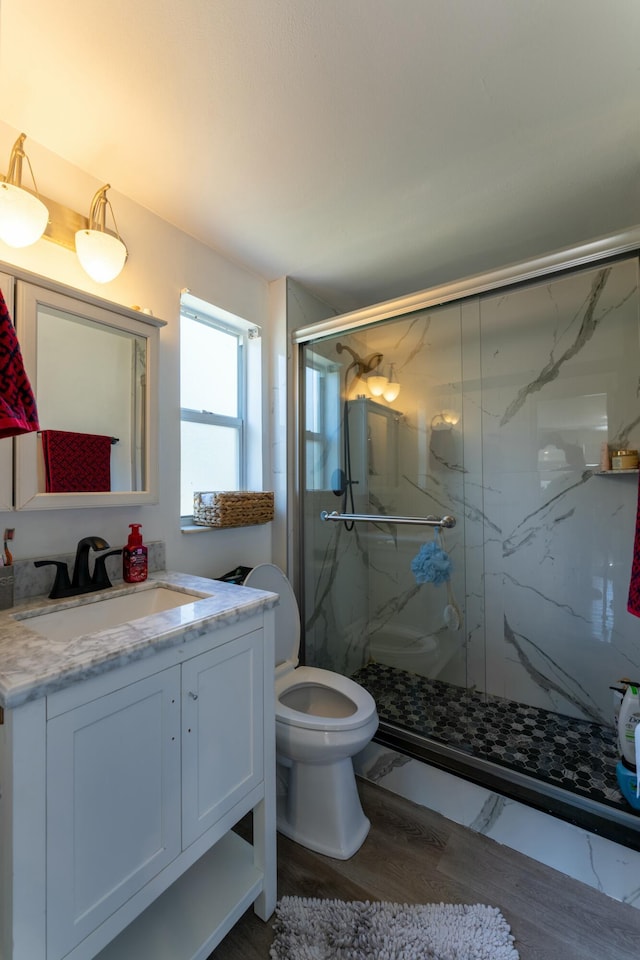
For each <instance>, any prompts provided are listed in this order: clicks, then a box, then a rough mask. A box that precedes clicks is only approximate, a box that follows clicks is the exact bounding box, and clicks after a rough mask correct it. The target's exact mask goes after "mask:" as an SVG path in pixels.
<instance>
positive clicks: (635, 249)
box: [287, 227, 640, 849]
mask: <svg viewBox="0 0 640 960" xmlns="http://www.w3.org/2000/svg"><path fill="white" fill-rule="evenodd" d="M630 254H636V255H639V254H640V227H634V228H631V229H629V230H627V231H623V232H621V233H618V234H614V235H612V236H607V237H602V238H599V239H596V240H592V241H589V242H587V243H583V244H580V245H577V246H574V247H568V248H565V249H562V250H560V251H556V252H554V253H550V254H547V255H545V256H542V257H538V258H535V259H532V260H527V261H523V262H520V263H517V264H513V265H510V266H507V267H504V268H501V269H498V270H493V271H490V272H487V273H482V274H477V275H474V276H471V277H468V278H466V279H462V280H459V281H455V282H452V283H448V284H444V285H441V286H436V287H431V288H427V289H425V290H422V291H419V292H417V293H414V294H410V295H408V296H405V297H399V298H397V299H394V300H389V301H384V302H382V303H378V304H374V305H372V306H369V307H365V308H362V309H359V310H355V311H351V312H348V313H343V314H340V315H335V316H329V317H328V318H327V319H326V320H322V321H319V322H316V323H313V324H310V325H306V326H301V327H298V328H296V329H291V330H289V336H290V337H291V344H292V351H291V360H290V370H289V375H290V383H291V394H290V396H291V397H292V398H294V401H295V402H294V403H293V404H292V407H293V410H292V419H291V421H290V433H289V448H290V449H291V450H292V452H293V453H294V456H293V457H292V458H290V460H289V463H290V464H291V475H290V478H289V479H290V481H292V482H290V484H289V486H288V493H287V500H288V516H289V517H290V518H292V519H293V529H294V532H295V533H296V535H294V536H293V537H292V539H291V550H290V556H289V571H290V574H291V576H292V578H293V581H294V586H295V589H296V592H297V595H298V601H299V605H300V610H301V615H302V623H303V624H304V623H305V598H304V577H303V576H302V574H301V570H302V563H303V558H304V547H305V544H304V523H303V491H304V483H305V477H304V456H303V454H304V416H303V414H304V409H305V407H304V403H305V396H304V356H303V353H304V347H305V346H306V345H308V344H311V343H313V342H314V341H316V340H319V339H322V338H325V337H328V336H332V335H338V334H345V333H347V332H353V331H355V330H357V329H358V328H361V327H369V326H372V325H375V324H376V323H379V322H383V321H385V320H391V319H397V318H398V317H400V316H402V315H405V314H409V313H414V312H416V311H419V310H424V309H428V308H434V307H437V306H441V305H443V304H446V303H454V302H456V301H463V300H465V299H467V298H471V297H475V296H478V295H479V294H484V293H488V292H491V291H498V290H503V289H506V288H514V287H516V286H519V285H521V284H525V283H528V282H530V281H534V280H544V279H546V278H553V277H557V276H560V275H562V274H563V273H568V272H570V271H573V270H576V269H579V268H581V267H589V266H590V265H596V264H598V263H602V262H605V261H615V260H617V259H621V258H623V257H625V256H629V255H630ZM461 519H462V518H461ZM296 528H297V530H296ZM301 662H304V629H303V631H302V636H301ZM374 739H375V740H376V741H377V742H379V743H381V744H383V745H385V746H388V747H390V748H392V749H394V750H397V751H398V752H400V753H403V754H405V755H408V756H412V757H415V758H416V759H418V760H423V761H425V762H428V763H429V764H431V765H433V766H438V767H440V768H441V769H444V770H447V771H449V772H451V773H453V774H455V775H457V776H461V777H463V778H466V779H468V780H471V781H473V782H476V783H482V784H484V785H485V786H487V787H489V788H490V789H496V790H498V791H499V792H500V793H502V794H504V795H507V796H510V797H513V798H514V799H516V800H521V801H522V802H524V803H527V804H528V805H530V806H534V807H538V808H540V809H543V810H546V811H551V812H554V813H556V815H557V816H560V817H562V818H563V819H567V820H570V821H571V822H574V823H579V824H580V825H581V826H584V827H585V828H586V829H592V830H595V831H596V832H600V833H602V834H603V835H607V836H609V837H610V838H611V839H614V840H617V841H618V842H620V843H623V844H625V845H627V846H630V847H633V848H635V849H640V836H639V834H638V830H637V817H635V816H634V815H633V814H627V813H625V812H622V811H618V810H614V809H612V810H611V811H609V813H610V816H607V818H606V819H605V818H602V817H600V816H599V815H598V814H597V813H594V812H593V810H592V809H590V808H589V805H588V803H581V802H580V799H579V798H576V802H575V803H572V804H567V803H566V801H565V800H564V798H563V796H562V791H559V790H554V789H553V788H552V789H550V790H547V791H546V793H545V794H541V793H540V790H539V789H536V781H535V780H533V779H532V778H530V777H528V776H526V775H524V774H518V773H516V772H515V771H510V770H507V769H505V768H502V767H500V766H499V765H497V764H495V763H491V762H490V761H487V760H484V759H476V758H473V757H470V756H469V754H466V753H463V752H462V751H460V750H458V749H456V748H455V747H450V746H447V745H445V744H439V743H437V742H435V741H434V743H433V744H431V743H430V744H429V746H428V747H425V743H424V741H423V739H422V738H420V737H418V736H417V735H415V734H410V733H408V732H407V731H406V730H404V729H401V728H394V726H393V725H392V724H389V723H385V724H381V726H380V729H379V730H378V733H377V735H376V737H375V738H374Z"/></svg>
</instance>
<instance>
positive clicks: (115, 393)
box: [15, 280, 161, 510]
mask: <svg viewBox="0 0 640 960" xmlns="http://www.w3.org/2000/svg"><path fill="white" fill-rule="evenodd" d="M141 316H142V315H139V314H138V315H136V313H135V311H131V310H127V309H126V308H120V307H117V306H112V305H111V304H105V303H104V301H97V300H93V299H92V298H87V299H85V298H84V297H82V298H76V297H75V296H70V295H67V294H65V293H61V292H59V291H56V290H49V289H47V288H45V287H40V286H38V285H36V284H33V283H27V282H25V281H22V280H19V281H18V282H17V284H16V290H15V317H16V327H17V331H18V338H19V340H20V344H21V348H22V354H23V357H24V363H25V367H26V369H27V372H28V374H29V377H30V379H31V384H32V387H33V390H34V392H35V395H36V401H37V404H38V415H39V420H40V428H41V429H40V433H38V434H37V435H36V434H28V435H24V436H20V437H16V438H15V508H16V509H17V510H37V509H41V510H50V509H58V508H60V507H73V508H77V507H83V506H86V507H97V506H109V505H111V506H125V505H136V504H145V503H155V502H157V499H158V498H157V486H158V483H157V479H158V478H157V463H158V457H157V368H158V344H159V331H158V326H159V325H161V321H154V320H153V318H148V317H147V316H146V315H145V319H144V320H142V319H141Z"/></svg>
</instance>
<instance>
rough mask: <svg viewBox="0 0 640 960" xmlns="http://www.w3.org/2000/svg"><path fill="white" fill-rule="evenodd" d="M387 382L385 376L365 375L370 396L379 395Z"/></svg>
mask: <svg viewBox="0 0 640 960" xmlns="http://www.w3.org/2000/svg"><path fill="white" fill-rule="evenodd" d="M388 383H389V380H388V378H387V377H377V376H376V377H367V387H368V388H369V393H370V394H371V396H372V397H381V396H382V394H383V393H384V388H385V387H386V385H387V384H388Z"/></svg>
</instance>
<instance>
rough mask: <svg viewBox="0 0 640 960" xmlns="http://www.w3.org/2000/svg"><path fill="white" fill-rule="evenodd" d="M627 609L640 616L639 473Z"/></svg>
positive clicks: (639, 477)
mask: <svg viewBox="0 0 640 960" xmlns="http://www.w3.org/2000/svg"><path fill="white" fill-rule="evenodd" d="M627 610H628V611H629V613H632V614H633V615H634V616H635V617H640V474H639V475H638V507H637V510H636V533H635V537H634V538H633V560H632V562H631V581H630V583H629V598H628V600H627Z"/></svg>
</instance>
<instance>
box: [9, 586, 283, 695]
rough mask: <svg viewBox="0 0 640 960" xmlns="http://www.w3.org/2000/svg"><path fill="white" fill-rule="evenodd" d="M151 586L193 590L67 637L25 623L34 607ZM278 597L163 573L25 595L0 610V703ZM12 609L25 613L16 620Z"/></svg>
mask: <svg viewBox="0 0 640 960" xmlns="http://www.w3.org/2000/svg"><path fill="white" fill-rule="evenodd" d="M154 585H160V586H167V587H169V588H172V589H175V590H178V591H183V592H185V593H194V594H196V596H195V597H194V601H193V603H188V604H185V605H183V606H180V607H176V608H174V609H171V610H167V611H164V612H162V613H154V614H150V615H148V616H145V617H141V618H139V619H136V620H132V621H131V622H129V623H125V624H122V625H119V626H117V627H113V628H111V629H106V630H101V631H99V632H97V633H93V634H85V635H83V636H76V637H72V638H70V639H68V640H66V639H65V640H51V639H48V638H45V637H43V636H41V635H40V634H37V633H36V632H35V631H34V630H31V629H29V615H31V616H33V615H34V614H36V613H37V612H50V611H51V610H58V609H68V608H70V607H74V606H79V605H81V604H83V605H84V604H91V603H95V602H97V601H99V600H100V599H108V598H110V597H114V596H119V595H123V594H128V593H134V592H139V591H143V590H150V589H153V588H154ZM277 602H278V596H277V594H273V593H267V592H265V591H262V590H253V589H250V588H247V587H239V586H235V585H234V584H229V583H222V582H221V581H218V580H209V579H206V578H204V577H195V576H191V575H188V574H183V573H174V572H170V571H159V572H156V573H152V574H150V575H149V578H148V579H147V580H146V581H145V582H144V583H141V584H124V585H123V586H121V587H118V586H114V587H112V588H111V589H110V590H107V591H100V592H97V593H92V594H85V595H84V596H80V597H77V598H76V597H73V598H70V599H67V600H64V601H58V600H49V599H47V598H46V597H37V598H35V599H31V600H27V601H24V602H23V603H22V604H17V605H16V606H14V607H13V608H12V609H10V610H7V611H2V613H0V706H2V707H5V708H11V707H16V706H18V705H19V704H21V703H24V702H26V701H28V700H33V699H37V698H39V697H43V696H45V695H47V694H49V693H52V692H53V691H55V690H61V689H63V688H64V687H66V686H68V685H70V684H72V683H75V682H76V681H78V680H83V679H86V678H87V677H91V676H95V675H97V674H99V673H103V672H105V671H107V670H113V669H115V668H116V667H120V666H123V665H124V664H127V663H130V662H132V661H133V660H138V659H142V658H144V657H150V656H153V655H154V653H156V652H157V651H159V650H162V649H166V648H167V647H170V646H175V645H178V644H182V643H186V642H187V641H189V640H192V639H195V638H196V637H199V636H202V635H203V634H204V633H206V632H207V631H209V630H211V629H216V628H217V627H220V626H223V625H226V624H231V623H235V622H237V621H239V620H242V619H244V618H246V617H250V616H251V615H252V614H255V613H257V612H259V611H261V610H263V609H268V608H271V607H273V606H275V605H276V603H277ZM16 615H18V616H25V615H26V618H25V619H16V618H15V617H16Z"/></svg>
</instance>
